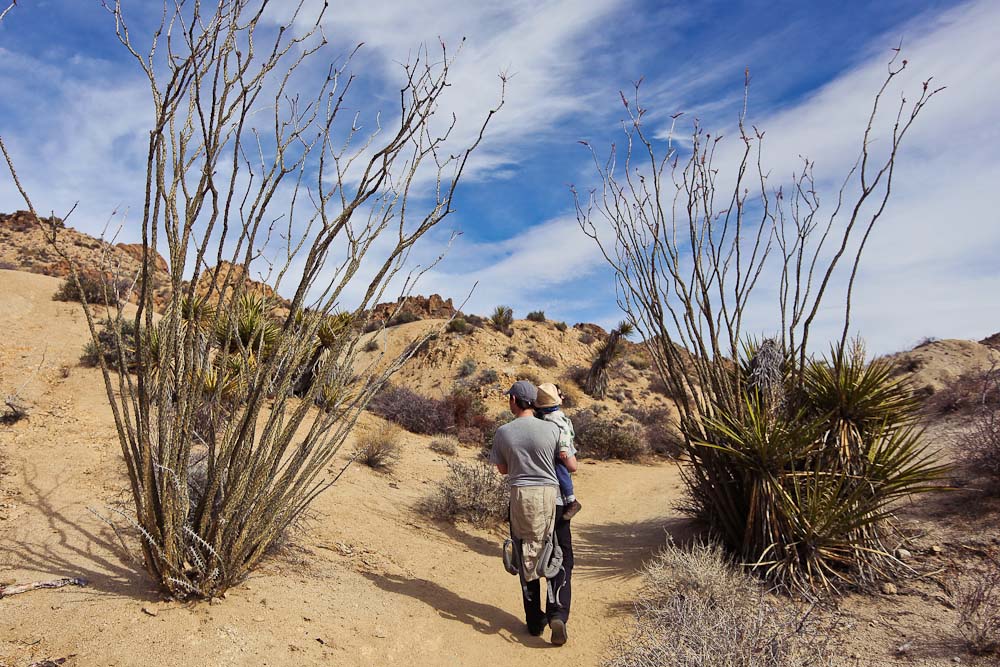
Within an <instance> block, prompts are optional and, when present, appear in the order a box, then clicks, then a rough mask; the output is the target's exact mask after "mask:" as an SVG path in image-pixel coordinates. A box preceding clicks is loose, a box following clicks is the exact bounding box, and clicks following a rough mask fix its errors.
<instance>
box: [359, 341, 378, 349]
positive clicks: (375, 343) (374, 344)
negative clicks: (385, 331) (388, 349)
mask: <svg viewBox="0 0 1000 667" xmlns="http://www.w3.org/2000/svg"><path fill="white" fill-rule="evenodd" d="M361 349H362V350H364V351H365V352H375V351H376V350H378V340H377V339H375V338H372V339H371V340H369V341H368V342H367V343H365V346H364V347H363V348H361Z"/></svg>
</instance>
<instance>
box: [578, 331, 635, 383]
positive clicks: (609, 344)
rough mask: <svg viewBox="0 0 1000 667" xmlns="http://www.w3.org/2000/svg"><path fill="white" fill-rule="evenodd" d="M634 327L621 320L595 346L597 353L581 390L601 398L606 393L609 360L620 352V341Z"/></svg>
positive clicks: (608, 377)
mask: <svg viewBox="0 0 1000 667" xmlns="http://www.w3.org/2000/svg"><path fill="white" fill-rule="evenodd" d="M633 330H634V328H633V327H632V325H631V324H629V323H628V322H621V323H620V324H619V325H618V326H617V327H615V328H614V329H612V330H611V333H610V334H609V335H608V337H607V339H606V340H605V341H604V342H603V343H601V344H600V346H598V348H597V354H596V355H595V356H594V361H593V363H591V365H590V371H589V372H588V373H587V379H586V380H584V383H583V390H584V391H585V392H587V393H588V394H590V395H591V396H593V397H594V398H596V399H603V398H604V397H605V396H606V395H607V393H608V382H609V380H610V374H609V373H608V369H609V368H610V367H611V362H612V361H614V360H615V358H616V357H617V356H618V354H619V353H620V352H621V341H622V339H623V338H628V336H629V335H630V334H631V333H632V331H633Z"/></svg>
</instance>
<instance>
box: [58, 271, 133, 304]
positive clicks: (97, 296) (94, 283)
mask: <svg viewBox="0 0 1000 667" xmlns="http://www.w3.org/2000/svg"><path fill="white" fill-rule="evenodd" d="M77 277H78V278H79V279H80V285H79V287H77V284H76V280H74V278H73V276H72V275H69V276H66V277H65V278H64V279H63V281H62V282H61V283H60V284H59V289H58V290H56V293H55V294H53V295H52V300H53V301H83V300H84V299H86V300H87V303H89V304H93V305H97V306H117V305H118V304H119V303H120V302H121V299H122V297H123V296H124V294H125V292H126V291H127V290H128V288H129V286H130V284H129V283H128V282H127V281H123V280H114V279H113V278H112V277H111V276H108V275H106V274H105V273H102V272H100V271H80V272H78V273H77ZM81 290H82V292H81ZM81 293H82V295H83V296H82V297H81Z"/></svg>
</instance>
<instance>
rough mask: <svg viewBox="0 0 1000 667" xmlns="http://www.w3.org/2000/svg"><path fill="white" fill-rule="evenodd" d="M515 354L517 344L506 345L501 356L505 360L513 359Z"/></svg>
mask: <svg viewBox="0 0 1000 667" xmlns="http://www.w3.org/2000/svg"><path fill="white" fill-rule="evenodd" d="M515 356H517V346H516V345H508V346H507V349H506V350H504V351H503V358H504V359H506V360H507V361H514V357H515Z"/></svg>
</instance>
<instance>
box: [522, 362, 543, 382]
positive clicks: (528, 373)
mask: <svg viewBox="0 0 1000 667" xmlns="http://www.w3.org/2000/svg"><path fill="white" fill-rule="evenodd" d="M517 379H518V380H527V381H528V382H530V383H532V384H533V385H535V386H536V387H537V386H538V385H540V384H541V383H542V378H541V377H540V376H539V375H538V373H536V372H535V369H533V368H529V367H527V366H522V367H521V368H520V369H518V371H517Z"/></svg>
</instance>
